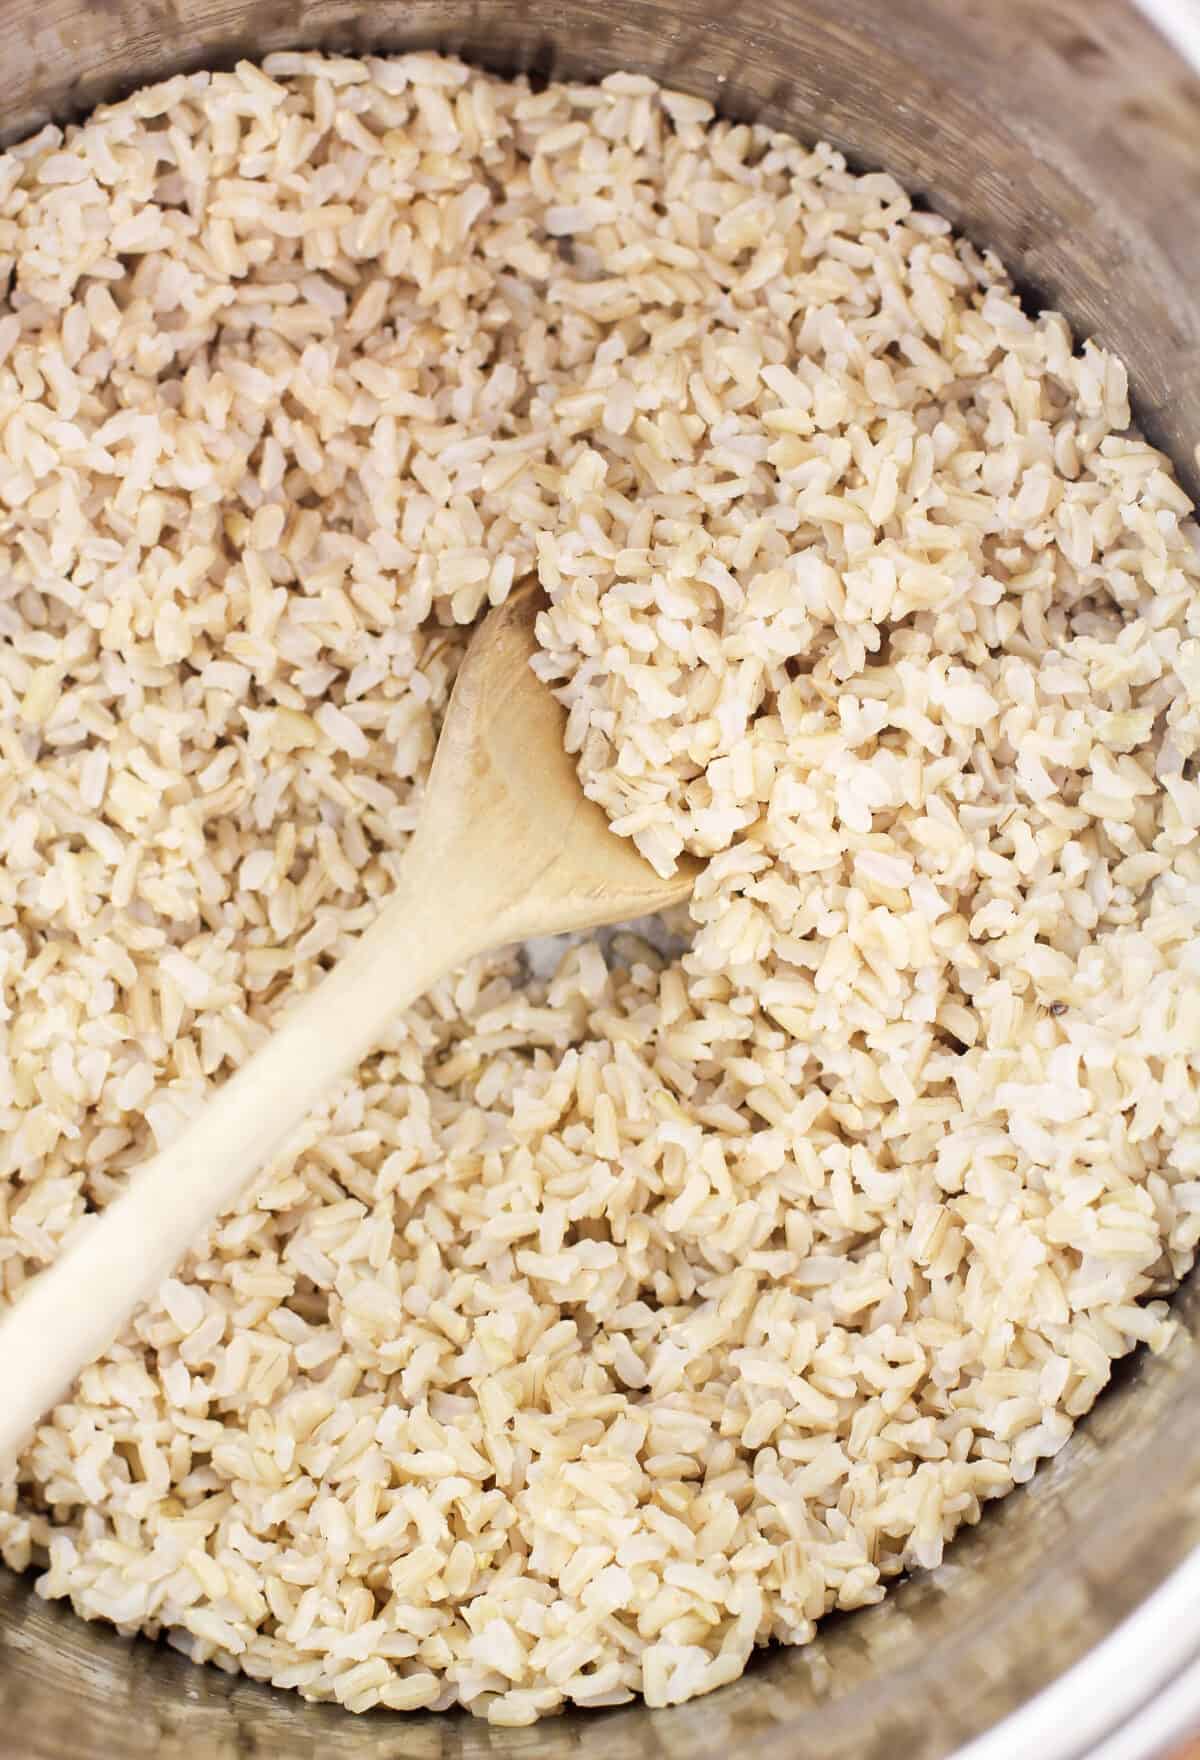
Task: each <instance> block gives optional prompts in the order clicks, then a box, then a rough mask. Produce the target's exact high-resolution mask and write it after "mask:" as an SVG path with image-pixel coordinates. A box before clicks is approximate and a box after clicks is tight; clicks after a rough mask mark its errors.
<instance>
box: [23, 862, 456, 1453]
mask: <svg viewBox="0 0 1200 1760" xmlns="http://www.w3.org/2000/svg"><path fill="white" fill-rule="evenodd" d="M429 874H430V867H429V865H428V864H426V863H421V864H420V866H419V867H418V868H416V870H415V871H414V866H413V864H412V863H411V862H409V863H406V864H405V868H404V870H403V871H402V874H401V879H400V883H399V887H398V890H397V893H396V895H395V896H394V897H393V898H392V899H391V900H390V901H389V903H388V904H387V906H386V907H385V908H384V910H383V912H382V913H381V914H380V916H379V917H378V919H377V920H376V921H375V922H374V923H373V924H372V925H371V927H370V928H369V929H367V930H366V931H365V932H364V933H363V934H362V936H361V937H360V938H359V940H358V942H357V943H356V945H355V946H354V947H353V949H352V950H351V951H350V952H349V953H348V954H346V956H345V957H344V958H343V959H342V960H341V961H340V963H339V964H338V965H337V966H336V967H335V968H334V970H333V971H332V972H330V973H329V975H328V976H327V977H326V978H325V979H323V981H322V982H321V983H320V984H319V985H318V986H317V987H316V989H314V990H312V991H310V992H309V994H308V995H307V996H305V997H304V999H303V1000H302V1001H301V1002H300V1003H299V1004H298V1005H297V1006H296V1007H295V1008H293V1009H292V1010H291V1011H290V1012H289V1013H288V1014H287V1015H286V1016H285V1017H284V1019H283V1021H282V1023H281V1025H280V1026H279V1027H278V1029H277V1030H276V1031H275V1032H274V1033H273V1034H272V1035H271V1037H270V1038H269V1039H268V1040H267V1042H266V1043H265V1044H264V1045H263V1046H262V1047H261V1049H260V1050H258V1051H256V1052H255V1053H254V1055H253V1056H252V1057H251V1058H250V1059H249V1060H248V1061H247V1062H246V1063H245V1064H243V1065H242V1067H241V1069H239V1070H238V1072H237V1073H236V1074H235V1075H234V1076H232V1077H230V1079H229V1080H228V1081H227V1082H225V1083H224V1085H223V1086H222V1087H221V1088H219V1089H218V1090H217V1092H216V1093H215V1094H214V1095H213V1097H212V1098H211V1099H209V1100H206V1101H205V1104H204V1106H203V1108H202V1109H201V1110H200V1112H199V1113H198V1114H197V1115H196V1117H195V1118H193V1119H192V1120H191V1122H190V1123H189V1124H188V1125H187V1126H186V1128H185V1129H184V1130H183V1131H182V1132H181V1134H180V1135H179V1137H177V1138H176V1140H175V1141H174V1142H173V1143H171V1144H170V1145H169V1146H168V1147H167V1148H165V1149H163V1150H161V1151H160V1152H159V1153H158V1154H157V1155H155V1156H153V1157H152V1158H151V1160H149V1161H147V1162H144V1163H143V1165H142V1166H141V1167H139V1168H138V1169H137V1171H136V1172H135V1173H134V1174H133V1175H132V1176H131V1178H130V1181H129V1184H128V1186H127V1187H126V1188H125V1190H124V1191H123V1192H122V1193H121V1195H120V1197H118V1198H116V1199H114V1200H113V1202H112V1203H111V1204H109V1205H108V1206H107V1208H106V1209H105V1210H104V1211H103V1213H102V1214H101V1215H99V1216H98V1217H97V1218H96V1219H95V1220H94V1221H92V1222H90V1223H88V1224H87V1226H86V1227H81V1228H80V1229H79V1230H78V1232H77V1234H76V1236H75V1238H74V1239H73V1240H72V1241H71V1243H70V1245H69V1246H68V1247H67V1249H66V1251H65V1252H63V1253H62V1254H61V1255H60V1257H59V1258H58V1259H56V1260H55V1262H54V1263H53V1264H52V1265H51V1266H50V1267H49V1268H48V1269H47V1270H45V1271H42V1272H40V1273H39V1274H38V1275H37V1277H36V1278H34V1279H33V1281H32V1282H31V1284H30V1286H29V1288H28V1289H27V1290H26V1291H24V1292H23V1293H22V1294H21V1295H20V1296H19V1297H18V1299H17V1302H16V1304H15V1306H14V1307H12V1308H11V1309H10V1310H9V1312H8V1313H7V1315H5V1316H4V1318H3V1320H0V1458H3V1457H5V1456H8V1455H9V1454H10V1451H12V1450H13V1449H15V1448H17V1447H18V1446H19V1445H20V1444H21V1443H23V1442H24V1441H25V1440H26V1439H27V1437H28V1435H29V1432H30V1430H31V1429H32V1427H33V1425H35V1424H36V1422H37V1420H38V1419H39V1418H40V1417H41V1416H42V1415H43V1413H44V1412H46V1411H47V1410H48V1409H49V1408H50V1407H51V1406H53V1405H54V1404H55V1403H56V1402H57V1401H58V1400H60V1399H62V1397H63V1395H64V1394H65V1392H66V1391H67V1389H68V1388H69V1386H70V1384H71V1382H72V1381H73V1380H74V1378H75V1377H76V1376H77V1375H78V1374H79V1372H80V1371H81V1370H82V1369H83V1368H84V1367H85V1366H86V1365H87V1364H88V1363H90V1362H93V1361H94V1360H95V1359H96V1358H97V1357H98V1356H100V1355H101V1354H102V1353H103V1352H104V1351H105V1350H107V1349H108V1347H109V1345H110V1344H111V1343H112V1341H113V1339H114V1338H116V1337H117V1335H118V1333H120V1331H121V1330H122V1328H123V1327H124V1325H125V1323H126V1321H127V1320H128V1319H129V1317H130V1315H131V1314H132V1313H133V1312H134V1310H135V1309H136V1308H137V1307H138V1306H139V1305H140V1304H141V1303H142V1302H144V1301H146V1300H148V1299H149V1298H150V1297H151V1296H153V1295H154V1293H155V1291H156V1290H157V1289H158V1287H159V1285H160V1284H161V1283H162V1281H163V1279H164V1278H165V1277H167V1276H168V1275H169V1274H170V1273H171V1271H172V1270H173V1269H174V1267H175V1266H176V1264H177V1263H178V1262H179V1260H180V1259H181V1258H182V1257H183V1255H184V1254H185V1252H186V1251H187V1250H188V1249H189V1248H190V1247H194V1246H195V1244H196V1240H197V1238H198V1237H199V1236H200V1235H201V1234H202V1233H203V1231H204V1230H205V1229H206V1228H207V1227H208V1226H209V1224H210V1223H212V1222H213V1221H214V1220H215V1219H216V1218H217V1217H218V1216H219V1215H220V1214H221V1213H222V1212H223V1211H225V1210H227V1209H228V1208H229V1207H230V1206H231V1205H232V1204H233V1203H234V1202H235V1200H236V1199H237V1197H238V1195H239V1194H240V1192H241V1191H242V1189H243V1188H244V1187H245V1186H246V1184H247V1183H248V1182H249V1180H250V1179H251V1178H252V1177H253V1175H254V1174H255V1173H256V1172H257V1171H258V1169H259V1168H260V1167H262V1165H263V1163H264V1161H266V1159H267V1158H268V1156H269V1155H270V1154H271V1152H272V1151H273V1150H274V1149H276V1148H278V1147H279V1145H280V1144H281V1142H282V1140H283V1139H284V1138H285V1137H286V1136H287V1134H288V1132H289V1131H291V1130H292V1129H294V1127H295V1126H296V1125H297V1124H299V1123H300V1121H301V1120H302V1119H303V1118H304V1117H305V1115H306V1114H307V1113H308V1112H309V1111H310V1110H311V1109H312V1107H313V1106H314V1105H315V1104H316V1103H317V1102H318V1100H320V1098H321V1096H322V1095H323V1094H325V1093H326V1092H327V1090H328V1089H329V1088H331V1087H332V1086H333V1084H334V1083H335V1082H337V1081H338V1080H339V1079H340V1078H341V1077H342V1076H345V1075H347V1074H348V1073H349V1072H350V1071H351V1070H352V1069H354V1068H355V1066H356V1065H357V1064H358V1063H359V1062H360V1061H361V1060H362V1058H363V1057H364V1056H365V1055H366V1054H367V1052H368V1051H370V1049H371V1048H372V1046H373V1045H374V1044H376V1042H377V1041H378V1039H379V1038H380V1036H381V1034H382V1033H383V1032H384V1030H385V1028H386V1027H387V1025H388V1022H389V1021H391V1020H392V1019H393V1018H394V1017H395V1016H396V1015H397V1014H398V1013H399V1012H400V1011H401V1009H403V1008H406V1007H407V1006H408V1004H409V1003H410V1002H412V1001H414V1000H415V999H416V998H417V997H418V996H420V995H422V994H423V992H424V991H425V990H427V989H428V988H429V986H430V984H432V983H433V982H434V981H435V979H437V978H438V977H440V976H441V975H442V973H443V972H446V971H448V970H450V969H451V968H452V967H453V966H455V965H456V964H459V963H461V961H462V960H463V959H465V958H466V957H467V956H468V955H469V954H470V953H472V952H474V951H475V950H476V949H477V947H478V945H479V944H480V941H481V940H482V939H483V938H484V937H482V936H480V935H477V934H475V933H474V925H475V923H476V922H477V916H476V913H474V912H473V911H472V910H471V909H470V908H469V906H468V907H467V908H463V901H457V902H456V900H455V897H454V874H453V869H452V870H451V872H449V873H446V872H441V873H439V874H438V877H437V882H436V883H431V882H430V879H429Z"/></svg>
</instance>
